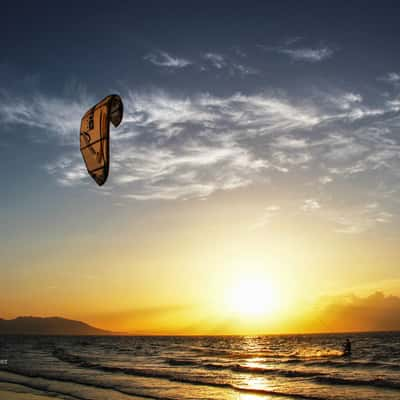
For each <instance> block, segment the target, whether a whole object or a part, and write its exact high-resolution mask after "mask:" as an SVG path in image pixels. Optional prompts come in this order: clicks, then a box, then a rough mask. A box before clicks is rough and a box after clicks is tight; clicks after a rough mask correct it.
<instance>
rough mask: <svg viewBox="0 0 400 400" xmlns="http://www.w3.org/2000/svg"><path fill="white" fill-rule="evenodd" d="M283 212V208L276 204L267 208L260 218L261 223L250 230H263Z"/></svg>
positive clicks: (257, 223)
mask: <svg viewBox="0 0 400 400" xmlns="http://www.w3.org/2000/svg"><path fill="white" fill-rule="evenodd" d="M280 210H281V207H280V206H278V205H275V204H272V205H270V206H268V207H265V210H264V214H263V215H262V217H261V218H260V220H259V221H257V222H256V223H255V224H253V225H252V226H250V230H255V229H259V228H263V227H264V226H266V225H267V224H268V223H269V222H270V221H271V220H272V219H273V218H274V217H276V216H277V215H279V212H280Z"/></svg>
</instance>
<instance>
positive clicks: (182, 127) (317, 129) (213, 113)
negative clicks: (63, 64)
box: [0, 90, 400, 233]
mask: <svg viewBox="0 0 400 400" xmlns="http://www.w3.org/2000/svg"><path fill="white" fill-rule="evenodd" d="M122 97H123V100H124V106H125V115H124V122H123V124H122V125H121V126H120V127H119V128H118V129H117V130H113V131H112V158H111V175H110V178H109V182H108V184H109V185H112V186H113V194H114V196H119V197H122V198H128V199H129V198H131V199H137V200H145V199H168V200H175V199H188V198H193V197H197V198H204V197H207V196H210V195H211V194H212V193H214V192H216V191H218V190H233V189H235V188H239V187H244V186H247V185H250V184H254V183H261V182H262V183H263V184H268V183H267V182H272V183H273V181H272V180H273V179H275V182H279V181H281V180H282V174H284V175H285V176H286V177H287V179H288V180H290V179H292V181H295V182H296V183H297V182H298V183H304V184H306V185H307V187H308V188H314V189H313V190H311V189H309V190H308V193H305V192H304V196H303V199H306V201H305V202H304V203H303V204H302V205H301V206H300V208H301V211H303V212H305V213H308V214H310V213H312V214H313V215H314V214H315V215H316V216H317V217H318V218H322V219H325V220H328V221H330V222H331V223H332V229H334V230H336V231H338V232H341V233H362V232H366V231H368V230H370V229H372V228H374V227H377V226H382V225H383V224H386V223H389V222H391V221H393V219H394V215H393V214H394V213H393V210H392V208H391V207H390V206H387V205H385V204H384V203H381V202H382V201H383V202H385V203H386V202H390V201H396V198H397V197H398V194H399V190H400V187H399V186H400V185H397V186H396V184H395V182H398V179H399V177H400V156H399V154H400V143H399V140H398V139H397V136H396V135H395V132H397V130H398V129H399V127H400V117H399V116H398V112H397V111H396V110H397V107H398V106H397V105H396V104H395V102H394V99H395V97H394V98H393V99H391V98H387V97H386V98H385V99H384V101H383V103H382V104H378V105H377V104H375V105H374V107H370V106H369V105H368V104H367V103H366V102H365V100H364V98H363V96H362V95H361V94H359V93H357V92H354V91H348V92H340V91H332V90H331V91H324V92H320V93H317V94H315V93H313V95H312V96H310V97H308V98H307V99H304V98H298V99H296V98H293V97H292V98H289V97H288V96H287V95H285V94H284V93H282V92H280V93H279V92H278V93H276V92H259V93H253V94H243V93H234V94H231V95H227V96H215V95H211V94H209V93H201V92H200V93H197V94H193V95H190V96H179V95H176V94H172V93H170V92H167V91H163V90H148V91H143V92H138V91H134V90H128V91H127V92H125V93H123V94H122ZM89 99H90V97H89V96H86V97H85V98H82V99H80V100H78V101H77V100H75V99H71V98H68V97H60V98H56V97H51V96H46V95H44V94H43V93H36V94H34V95H30V96H15V95H11V94H3V96H2V97H0V120H1V123H2V124H3V125H10V126H11V125H15V124H18V125H21V126H25V127H30V128H32V129H31V130H32V134H34V135H41V136H43V137H46V138H48V139H51V140H54V143H57V144H58V145H60V144H62V145H63V146H64V147H63V153H64V154H63V155H62V157H60V159H55V160H53V161H51V162H49V163H48V164H46V166H45V168H46V171H48V173H49V174H51V175H52V176H54V177H55V178H56V179H57V180H58V181H59V182H60V184H62V185H64V186H68V185H69V186H75V185H79V184H80V183H83V182H89V178H88V177H87V174H86V171H85V167H84V164H83V162H82V160H81V156H80V153H79V151H77V148H78V139H79V134H78V132H79V123H80V118H81V116H82V113H83V112H84V111H85V110H86V109H87V108H88V107H89V106H90V105H91V104H93V100H92V99H90V100H89ZM355 115H357V117H355ZM71 145H73V146H71ZM60 152H61V151H60ZM383 171H384V172H385V173H384V174H382V172H383ZM366 174H368V178H369V182H375V181H376V182H377V184H378V183H379V185H380V186H381V189H380V190H379V192H378V191H375V193H374V194H370V193H369V190H370V187H371V186H368V187H363V186H362V185H356V186H355V187H354V196H355V198H354V199H353V200H354V201H353V203H352V204H350V203H349V204H348V205H345V204H344V205H342V206H341V207H340V208H335V206H334V202H329V201H327V198H328V199H329V198H332V197H334V196H335V195H337V193H338V192H337V191H338V190H339V191H340V187H341V185H342V187H343V188H344V189H343V190H346V189H345V187H346V185H348V184H347V183H346V181H349V180H351V179H353V178H354V177H356V176H357V177H358V176H364V175H366ZM378 178H379V179H378ZM378 181H379V182H378ZM356 189H357V190H356ZM333 190H335V191H336V192H333ZM325 192H327V193H328V194H327V196H326V197H324V193H325ZM339 193H340V192H339ZM384 193H385V197H384V196H383V194H384ZM366 196H367V198H368V199H369V204H371V203H373V202H376V203H378V204H379V207H377V208H371V207H369V208H368V207H366V206H365V198H366ZM322 205H323V206H322ZM295 208H296V207H294V208H293V209H295ZM296 209H297V212H299V205H298V203H297V208H296ZM273 212H274V213H275V212H277V210H269V209H268V210H266V212H265V215H264V216H263V218H260V220H261V219H262V220H263V222H262V223H266V221H269V220H270V218H271V216H272V214H273Z"/></svg>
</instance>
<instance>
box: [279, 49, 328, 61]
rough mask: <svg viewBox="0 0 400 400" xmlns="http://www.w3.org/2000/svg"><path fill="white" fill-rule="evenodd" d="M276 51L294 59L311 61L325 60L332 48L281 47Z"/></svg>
mask: <svg viewBox="0 0 400 400" xmlns="http://www.w3.org/2000/svg"><path fill="white" fill-rule="evenodd" d="M278 52H279V53H282V54H285V55H287V56H289V57H290V58H291V59H293V60H295V61H305V62H311V63H315V62H320V61H323V60H326V59H327V58H330V57H332V55H333V50H332V49H330V48H329V47H320V48H298V49H289V48H283V49H280V50H278Z"/></svg>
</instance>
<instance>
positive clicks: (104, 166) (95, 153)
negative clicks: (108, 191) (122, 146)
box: [80, 94, 123, 186]
mask: <svg viewBox="0 0 400 400" xmlns="http://www.w3.org/2000/svg"><path fill="white" fill-rule="evenodd" d="M122 115H123V104H122V100H121V97H120V96H118V95H117V94H112V95H109V96H107V97H105V98H104V99H103V100H101V101H100V102H98V103H97V104H96V105H95V106H93V107H92V108H90V109H89V110H88V111H86V113H85V115H84V116H83V117H82V120H81V129H80V149H81V153H82V157H83V160H84V161H85V164H86V168H87V170H88V172H89V175H90V176H91V177H92V178H93V179H94V180H95V181H96V183H97V184H98V185H99V186H101V185H103V184H104V183H105V181H106V180H107V177H108V171H109V168H110V121H111V123H112V124H113V125H114V126H115V127H117V126H118V125H119V124H120V123H121V121H122Z"/></svg>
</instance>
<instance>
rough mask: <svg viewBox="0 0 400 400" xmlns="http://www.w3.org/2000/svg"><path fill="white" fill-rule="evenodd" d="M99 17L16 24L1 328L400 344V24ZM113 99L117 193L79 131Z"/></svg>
mask: <svg viewBox="0 0 400 400" xmlns="http://www.w3.org/2000/svg"><path fill="white" fill-rule="evenodd" d="M83 3H84V2H72V3H70V2H67V3H65V2H64V3H59V2H48V3H47V2H40V1H39V2H38V3H36V2H35V4H33V3H28V2H27V3H25V4H20V3H19V2H18V1H17V2H12V3H10V4H9V5H8V7H7V9H6V10H2V13H1V15H0V32H1V35H0V48H1V52H0V122H1V124H0V135H1V141H0V156H1V161H0V163H1V164H0V165H1V179H2V186H1V196H0V226H1V230H0V255H1V258H0V317H1V318H14V317H16V316H18V315H37V316H53V315H58V316H63V317H67V318H74V319H80V320H83V321H86V322H88V323H91V324H93V325H95V326H98V327H100V328H104V329H111V330H115V331H124V332H130V333H167V334H176V333H178V334H197V333H207V334H213V333H218V334H219V333H226V334H229V333H277V332H302V331H307V332H308V331H321V330H322V331H330V330H332V331H335V330H336V331H338V330H340V331H343V330H369V329H374V330H379V329H400V320H399V318H396V316H397V317H398V315H400V314H399V313H400V270H399V265H400V252H399V246H400V228H399V222H400V218H399V217H400V202H399V199H400V133H399V129H400V52H399V46H398V42H399V38H400V26H399V24H398V5H396V3H395V2H393V3H389V2H386V3H385V2H379V3H378V2H376V3H375V6H369V5H367V4H366V3H365V2H361V1H360V2H343V4H346V5H345V6H344V5H340V2H330V3H329V5H328V3H326V2H325V4H322V3H321V2H315V3H313V2H294V1H293V2H286V1H279V2H275V4H274V5H271V4H269V2H262V1H260V2H245V3H235V2H222V1H221V2H214V4H213V3H211V2H196V5H194V4H195V3H193V4H191V2H182V3H179V2H153V1H146V2H142V5H141V6H137V5H136V2H115V3H117V4H119V5H115V4H112V3H111V2H103V1H97V2H95V3H93V2H90V3H87V5H82V4H83ZM164 3H165V4H164ZM167 3H168V5H167ZM216 3H218V6H216ZM348 3H350V5H348ZM391 4H393V5H391ZM3 11H4V12H3ZM110 93H117V94H120V96H121V98H122V100H123V102H124V120H123V122H122V124H121V125H120V127H119V128H117V129H114V128H113V129H112V130H111V169H110V176H109V179H108V181H107V183H106V184H105V185H104V186H103V187H97V185H96V184H95V183H94V181H93V180H92V179H91V178H90V177H89V176H88V175H87V173H86V170H85V165H84V163H83V161H82V158H81V154H80V152H79V126H80V120H81V117H82V116H83V114H84V112H85V111H86V110H87V109H88V108H89V107H90V106H92V105H93V104H95V103H96V102H97V101H99V100H101V99H102V98H103V97H105V96H106V95H108V94H110Z"/></svg>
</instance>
